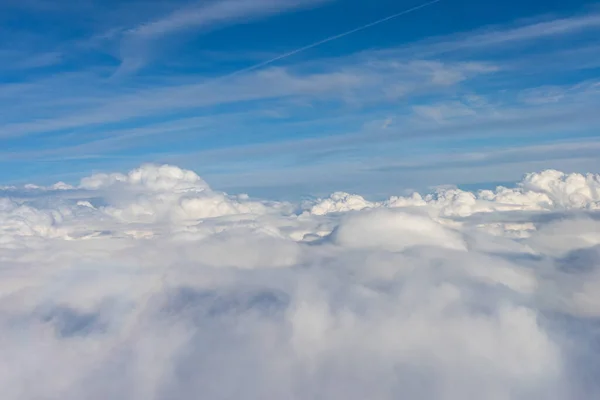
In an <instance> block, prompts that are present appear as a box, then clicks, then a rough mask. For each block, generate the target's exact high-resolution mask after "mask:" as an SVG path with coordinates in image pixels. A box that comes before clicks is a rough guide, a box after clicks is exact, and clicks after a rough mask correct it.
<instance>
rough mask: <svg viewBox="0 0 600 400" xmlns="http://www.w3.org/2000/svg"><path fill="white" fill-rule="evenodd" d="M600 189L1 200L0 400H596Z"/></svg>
mask: <svg viewBox="0 0 600 400" xmlns="http://www.w3.org/2000/svg"><path fill="white" fill-rule="evenodd" d="M599 189H600V179H599V176H598V175H594V174H588V175H580V174H564V173H561V172H558V171H543V172H540V173H533V174H529V175H527V176H526V177H525V178H524V179H523V181H522V182H521V183H519V184H518V185H516V187H515V188H504V187H500V188H497V189H496V190H494V191H479V192H476V193H471V192H466V191H462V190H459V189H455V188H454V189H453V188H445V189H439V190H438V191H437V192H435V193H432V194H426V195H422V194H413V195H412V196H408V197H393V198H390V199H388V200H386V201H380V202H376V201H369V200H366V199H365V198H364V197H362V196H359V195H353V194H347V193H340V192H338V193H334V194H333V195H332V196H330V197H329V198H326V199H317V200H315V201H312V202H310V203H298V204H294V203H287V202H276V201H266V200H256V199H251V198H249V197H248V196H245V195H235V196H234V195H228V194H225V193H220V192H217V191H214V190H212V189H211V188H210V186H209V185H208V184H207V183H206V182H205V181H204V180H202V179H201V178H200V177H199V176H198V175H197V174H196V173H194V172H192V171H186V170H183V169H180V168H177V167H174V166H156V165H144V166H142V167H140V168H138V169H136V170H133V171H131V172H129V173H127V174H98V175H93V176H91V177H88V178H85V179H83V180H82V181H81V183H80V184H79V185H77V186H68V185H65V184H59V185H55V186H51V187H39V186H28V187H23V188H15V187H10V188H8V187H6V188H4V189H1V190H0V261H1V264H0V332H1V333H2V335H0V352H1V354H2V357H1V359H0V390H1V392H2V398H5V399H26V400H27V399H67V400H69V399H81V398H85V399H92V400H93V399H106V398H111V399H188V398H206V399H217V398H227V399H229V398H251V399H282V398H285V399H365V398H375V399H397V398H419V399H447V400H454V399H465V398H478V399H493V400H496V399H532V398H544V399H556V400H563V399H565V400H566V399H580V398H581V399H583V398H586V399H587V398H595V397H597V396H598V395H600V385H599V384H598V383H597V380H596V379H590V377H594V376H598V374H600V363H599V362H598V360H597V357H596V355H597V354H598V351H600V348H598V343H599V342H600V340H599V339H600V336H598V335H599V334H598V321H599V319H598V318H600V297H599V296H598V295H597V293H599V290H600V268H599V265H600V250H599V248H600V236H598V232H600V214H598V211H597V210H598V209H599V205H600V196H599V194H600V190H599Z"/></svg>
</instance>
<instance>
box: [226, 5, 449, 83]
mask: <svg viewBox="0 0 600 400" xmlns="http://www.w3.org/2000/svg"><path fill="white" fill-rule="evenodd" d="M440 1H442V0H432V1H429V2H427V3H423V4H421V5H419V6H415V7H412V8H409V9H407V10H404V11H401V12H399V13H396V14H392V15H390V16H387V17H385V18H382V19H379V20H377V21H374V22H371V23H368V24H366V25H363V26H360V27H358V28H354V29H351V30H349V31H346V32H343V33H340V34H337V35H334V36H330V37H328V38H326V39H323V40H319V41H318V42H315V43H312V44H309V45H306V46H304V47H300V48H298V49H296V50H292V51H289V52H287V53H283V54H281V55H278V56H277V57H274V58H271V59H270V60H266V61H263V62H260V63H258V64H254V65H251V66H249V67H246V68H243V69H240V70H237V71H235V72H232V73H230V74H228V75H225V76H222V77H221V78H220V79H224V78H229V77H231V76H235V75H239V74H242V73H244V72H249V71H253V70H255V69H258V68H261V67H265V66H267V65H269V64H273V63H274V62H275V61H279V60H282V59H284V58H288V57H291V56H293V55H296V54H298V53H302V52H303V51H306V50H310V49H313V48H315V47H317V46H321V45H322V44H325V43H329V42H332V41H334V40H337V39H341V38H343V37H345V36H348V35H352V34H353V33H356V32H360V31H364V30H365V29H368V28H371V27H373V26H375V25H379V24H382V23H384V22H387V21H389V20H392V19H395V18H398V17H401V16H403V15H406V14H410V13H412V12H414V11H417V10H420V9H422V8H425V7H429V6H431V5H433V4H435V3H439V2H440Z"/></svg>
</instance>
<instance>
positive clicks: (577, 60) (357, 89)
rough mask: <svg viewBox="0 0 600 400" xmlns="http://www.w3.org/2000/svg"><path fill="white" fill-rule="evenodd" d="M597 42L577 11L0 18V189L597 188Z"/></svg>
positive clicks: (452, 8)
mask: <svg viewBox="0 0 600 400" xmlns="http://www.w3.org/2000/svg"><path fill="white" fill-rule="evenodd" d="M398 14H402V15H398ZM395 15H397V17H396V18H391V19H389V20H386V21H383V22H381V23H377V24H374V25H370V26H368V27H366V28H365V29H360V30H356V29H357V28H361V27H365V26H367V25H369V24H372V23H374V22H378V21H381V20H383V19H385V18H387V17H390V16H395ZM346 32H352V33H350V34H348V35H344V33H346ZM599 34H600V8H599V7H598V4H596V3H594V2H586V1H570V2H564V1H557V0H556V1H538V0H524V1H512V0H511V1H503V2H493V3H490V2H479V1H466V0H440V1H438V2H434V3H425V2H418V1H405V0H402V1H399V0H398V1H391V0H376V1H368V2H367V1H362V0H213V1H192V0H185V1H166V0H165V1H163V0H150V1H112V0H109V1H99V0H98V1H97V0H84V1H78V2H73V1H66V0H58V1H50V0H18V1H17V0H4V1H2V2H1V4H0V110H1V112H0V183H2V184H4V185H13V184H24V183H29V182H37V183H40V184H52V183H55V182H57V181H63V182H66V183H69V184H74V183H77V182H78V181H79V180H80V179H81V178H82V177H84V176H88V175H90V174H92V173H94V172H98V171H127V170H130V169H133V168H135V167H137V166H139V165H141V164H144V163H158V164H163V163H168V164H173V165H178V166H181V167H183V168H188V169H191V170H194V171H197V172H198V173H200V174H201V175H202V177H203V178H204V179H206V180H207V181H208V182H209V183H210V184H211V186H212V187H214V188H216V189H219V190H225V191H230V192H235V193H239V192H245V193H249V194H250V195H252V196H267V197H270V198H287V197H295V196H299V195H325V194H327V193H330V192H333V191H335V190H344V191H350V192H359V193H363V194H365V195H367V196H371V197H372V198H384V197H386V196H390V195H392V194H398V193H401V192H402V191H403V190H411V189H418V190H424V189H427V188H430V187H433V186H437V185H441V184H455V185H459V186H461V187H462V186H464V187H468V186H469V185H478V186H479V187H485V186H486V185H491V186H493V185H494V184H495V183H498V182H514V181H517V180H519V179H520V177H521V176H522V175H523V174H524V173H526V172H532V171H541V170H544V169H548V168H553V169H559V170H562V171H566V172H595V171H598V168H599V167H600V159H598V157H597V154H598V149H599V147H600V140H599V134H600V131H599V127H600V115H599V114H598V113H597V111H596V110H597V109H598V107H599V106H600V81H599V80H598V76H600V75H599V72H600V43H599V42H598V36H599ZM328 38H331V40H326V39H328ZM313 44H318V45H315V46H312V45H313ZM296 50H301V51H298V52H296Z"/></svg>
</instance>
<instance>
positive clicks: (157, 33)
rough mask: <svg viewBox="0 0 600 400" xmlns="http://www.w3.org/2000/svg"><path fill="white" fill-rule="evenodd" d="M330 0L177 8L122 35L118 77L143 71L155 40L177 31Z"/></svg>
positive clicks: (230, 1)
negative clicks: (141, 69) (142, 68)
mask: <svg viewBox="0 0 600 400" xmlns="http://www.w3.org/2000/svg"><path fill="white" fill-rule="evenodd" d="M328 1H331V0H283V1H282V0H212V1H209V2H196V3H195V4H193V5H191V6H184V7H182V8H178V9H176V10H174V11H173V12H171V13H169V14H167V15H166V16H163V17H161V18H158V19H156V20H153V21H149V22H144V23H142V24H140V25H138V26H136V27H133V28H130V29H127V30H125V31H124V32H122V33H121V35H120V41H121V50H120V52H121V58H122V63H121V66H120V67H119V70H118V71H117V72H116V74H117V75H118V74H122V73H125V72H133V71H135V70H137V69H139V68H141V67H142V66H143V65H144V64H145V63H146V62H147V61H148V60H147V58H148V57H149V56H150V54H148V52H149V51H150V49H151V48H153V47H156V41H157V40H159V39H164V38H165V37H168V36H170V35H173V34H175V33H178V32H185V31H190V30H196V31H207V30H214V29H217V28H223V27H225V26H228V25H232V24H235V23H239V22H247V21H249V20H256V19H260V18H265V17H269V16H271V15H275V14H279V13H284V12H290V11H294V10H297V9H300V8H305V7H311V6H316V5H319V4H320V3H324V2H328Z"/></svg>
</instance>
